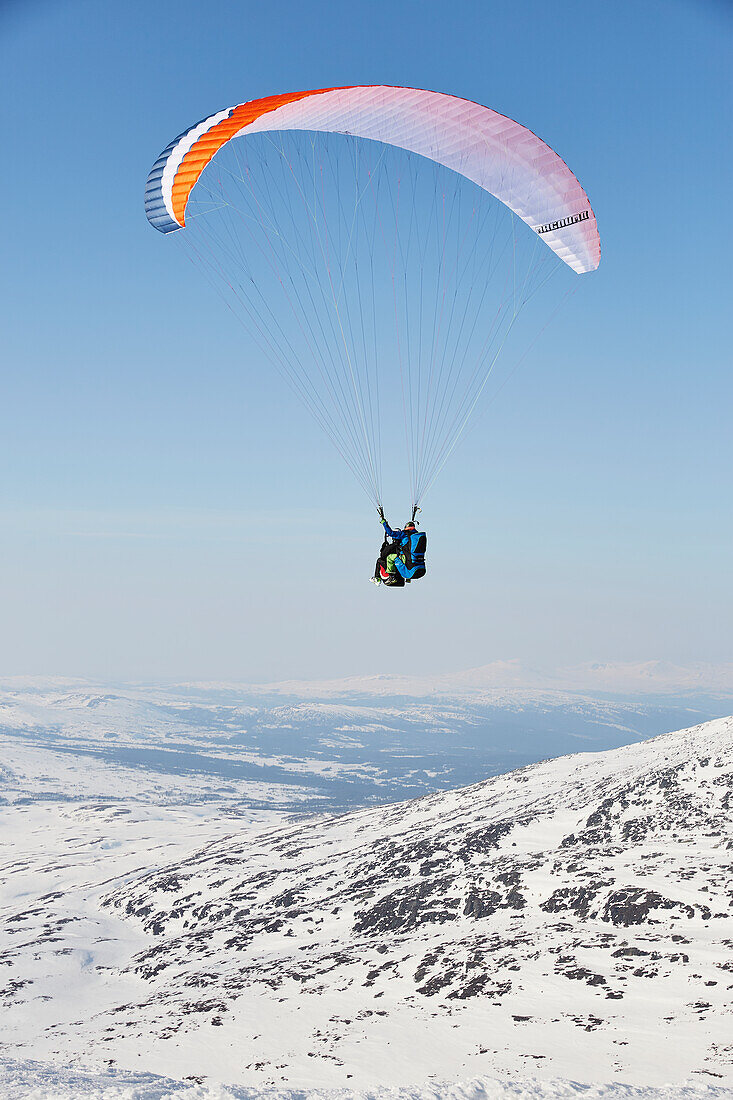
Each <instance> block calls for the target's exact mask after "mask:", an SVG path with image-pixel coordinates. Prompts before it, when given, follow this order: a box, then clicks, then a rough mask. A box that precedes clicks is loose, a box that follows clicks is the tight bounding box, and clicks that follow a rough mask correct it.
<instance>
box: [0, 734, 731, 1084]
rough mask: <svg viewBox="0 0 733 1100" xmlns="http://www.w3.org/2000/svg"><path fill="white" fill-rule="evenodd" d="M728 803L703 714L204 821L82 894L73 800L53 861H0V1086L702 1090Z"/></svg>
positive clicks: (716, 1029) (103, 810)
mask: <svg viewBox="0 0 733 1100" xmlns="http://www.w3.org/2000/svg"><path fill="white" fill-rule="evenodd" d="M732 800H733V719H721V720H719V721H714V722H709V723H706V724H704V725H700V726H696V727H694V728H691V729H687V730H683V731H681V732H678V733H672V734H666V735H664V736H661V737H657V738H656V739H654V740H651V741H647V742H645V743H642V744H635V745H630V746H628V747H623V748H619V749H615V750H613V751H609V752H604V753H584V754H579V755H574V756H568V757H564V758H562V759H558V760H553V761H549V762H546V763H541V764H536V765H532V766H529V767H525V768H523V769H521V770H518V771H514V772H512V773H510V774H508V775H503V776H500V777H496V778H492V779H489V780H486V781H484V782H482V783H479V784H476V785H474V786H471V787H468V788H465V789H462V790H454V791H449V792H440V793H434V794H431V795H429V796H426V797H423V798H420V799H418V800H416V801H411V802H403V803H399V804H394V805H390V806H385V807H378V808H372V809H368V810H361V811H358V812H352V813H349V814H346V815H343V816H341V817H331V818H326V817H323V816H321V817H318V818H313V817H311V818H305V819H301V820H290V821H288V822H286V823H284V824H280V825H278V826H276V827H274V828H273V827H269V826H267V824H266V819H263V818H261V819H259V820H255V819H252V818H241V819H237V818H234V817H232V818H229V819H228V820H226V821H216V820H214V819H213V818H211V817H209V816H205V817H204V819H203V821H202V823H201V828H200V830H197V828H196V825H195V822H193V821H189V822H188V826H187V828H188V835H185V836H184V835H181V832H180V830H179V831H178V832H176V833H175V834H174V835H172V836H171V837H170V839H169V842H168V843H169V845H171V846H169V847H168V848H167V850H165V849H164V848H161V849H160V851H159V853H150V852H148V851H147V847H142V846H141V847H140V848H139V849H138V852H137V856H138V859H137V862H135V859H134V856H135V852H134V845H133V844H130V845H129V847H127V848H125V850H124V858H122V856H120V858H119V859H118V858H117V857H116V854H115V852H114V851H112V852H109V851H108V852H106V853H105V854H104V857H103V863H104V868H103V870H104V873H102V868H101V867H97V866H95V864H94V862H93V861H87V862H86V863H78V867H80V868H81V870H80V871H77V872H76V875H77V882H76V885H75V886H74V885H73V884H72V882H71V881H70V877H69V872H68V865H66V866H67V869H65V865H64V859H65V860H67V861H69V863H73V861H74V859H75V858H77V861H78V857H75V856H74V854H73V853H74V844H73V837H74V835H76V837H77V843H78V845H79V846H81V845H82V844H83V843H84V839H83V835H82V834H83V830H84V828H87V829H91V828H93V827H94V826H93V819H94V815H93V808H92V807H91V806H89V807H81V806H79V807H69V808H68V811H67V812H73V813H74V814H76V815H80V814H83V815H84V817H83V818H82V817H80V816H77V817H75V818H74V819H73V822H72V821H71V820H70V823H69V825H68V829H69V835H68V837H67V843H65V844H64V846H63V848H59V849H58V851H59V855H58V856H57V857H56V860H54V859H53V858H52V857H51V855H50V852H49V851H47V852H46V858H45V862H43V863H41V862H40V859H39V855H38V854H37V855H36V856H33V854H32V849H33V841H32V839H27V841H26V845H25V849H21V850H19V851H18V855H17V860H16V864H15V865H12V861H11V865H10V866H9V867H8V866H7V865H6V868H5V872H4V879H3V881H4V882H5V883H6V884H8V883H12V882H16V883H17V887H16V888H15V889H14V890H13V889H9V888H8V887H7V886H6V888H5V904H4V913H3V916H4V918H5V933H4V944H3V951H2V957H1V959H0V961H2V963H3V964H4V965H3V974H4V978H5V982H4V988H5V993H4V996H3V1009H2V1012H3V1015H2V1018H1V1019H0V1025H1V1030H2V1034H3V1037H4V1045H3V1050H2V1053H3V1054H5V1055H10V1053H11V1051H12V1053H13V1057H14V1058H15V1059H16V1060H17V1061H16V1062H15V1063H14V1064H13V1065H12V1066H8V1067H7V1069H6V1071H5V1072H6V1080H7V1081H8V1082H9V1083H12V1081H13V1080H15V1082H16V1083H17V1082H20V1081H22V1078H23V1075H24V1074H26V1075H31V1077H32V1075H33V1073H34V1072H36V1073H37V1076H36V1080H40V1079H41V1078H40V1077H39V1076H38V1075H42V1074H43V1073H44V1072H52V1071H51V1070H49V1069H47V1068H46V1069H44V1068H43V1067H49V1066H51V1065H53V1064H55V1065H58V1066H61V1067H66V1068H65V1069H64V1073H71V1069H70V1068H69V1067H76V1068H77V1070H80V1069H82V1068H85V1069H86V1070H87V1071H91V1070H96V1071H98V1072H100V1073H101V1072H102V1071H105V1070H106V1069H109V1068H110V1067H113V1068H114V1069H115V1070H116V1071H118V1072H120V1073H121V1074H122V1075H123V1081H122V1083H121V1087H122V1085H124V1075H126V1074H127V1075H129V1074H131V1073H134V1072H136V1071H139V1070H140V1069H141V1068H144V1069H145V1071H146V1072H148V1073H151V1074H158V1075H161V1076H163V1077H172V1078H175V1079H176V1080H177V1081H178V1082H181V1083H182V1081H183V1079H184V1078H188V1079H189V1081H190V1082H191V1087H192V1088H194V1085H195V1082H196V1081H198V1080H202V1079H205V1080H204V1083H203V1084H202V1085H201V1088H202V1089H203V1088H206V1089H208V1088H213V1087H214V1086H216V1087H217V1088H218V1087H219V1086H218V1084H217V1083H221V1085H222V1087H224V1086H226V1088H227V1090H231V1091H230V1092H227V1093H220V1095H231V1096H240V1095H241V1096H245V1095H252V1094H249V1093H247V1092H246V1089H256V1090H266V1089H268V1088H270V1089H277V1090H285V1091H283V1092H279V1091H278V1092H274V1093H272V1095H283V1096H285V1095H292V1096H295V1095H298V1096H302V1095H308V1090H315V1092H312V1095H313V1097H315V1096H319V1097H320V1096H325V1095H328V1093H327V1092H326V1091H325V1090H327V1089H330V1088H339V1089H344V1090H346V1091H345V1092H342V1093H341V1094H340V1095H341V1096H351V1095H359V1090H364V1089H372V1090H373V1089H376V1088H377V1086H383V1087H384V1088H387V1087H393V1088H397V1087H398V1086H399V1087H400V1088H402V1089H404V1091H403V1092H401V1093H398V1094H395V1095H402V1096H404V1097H408V1096H420V1095H424V1096H451V1095H452V1096H455V1097H472V1096H475V1097H479V1096H482V1097H491V1096H494V1095H496V1096H500V1095H501V1096H526V1097H535V1096H558V1097H559V1096H572V1095H575V1094H576V1093H577V1094H578V1095H581V1094H582V1095H586V1096H596V1095H597V1096H609V1097H610V1096H614V1097H615V1096H628V1097H631V1096H641V1095H648V1096H652V1095H654V1089H656V1088H659V1089H662V1086H669V1087H668V1088H665V1089H664V1090H663V1091H661V1092H658V1093H657V1095H658V1096H662V1095H664V1096H669V1097H673V1096H674V1097H676V1096H680V1097H683V1096H685V1095H689V1096H710V1097H712V1096H714V1095H718V1096H723V1095H725V1090H727V1089H730V1087H731V1086H733V1009H732V1005H733V992H732V991H733V950H731V948H732V946H733V909H732V907H731V903H732V901H733V893H732V884H733V828H732V827H731V825H732V820H733V801H732ZM42 809H43V808H42V807H38V806H33V805H31V806H25V807H21V806H14V807H11V810H12V811H14V812H15V811H20V810H22V811H23V812H26V813H28V814H30V815H31V816H33V815H34V814H40V813H41V812H42ZM175 812H176V813H177V814H179V815H180V814H182V811H178V810H176V811H175ZM110 813H111V810H110V808H109V807H108V806H107V807H104V806H100V808H99V815H100V824H99V826H98V829H99V835H100V837H102V836H104V835H113V834H114V818H112V819H110V818H108V817H107V816H105V815H108V814H110ZM179 821H180V823H181V824H183V820H182V817H179ZM136 828H141V826H140V825H137V826H136ZM146 828H147V831H148V833H149V832H150V827H146ZM156 828H158V826H156ZM144 834H145V829H143V835H144ZM26 835H27V837H29V836H30V833H28V834H26ZM197 838H198V839H200V842H201V843H200V844H198V845H197V844H196V840H197ZM86 843H87V844H88V835H87V840H86ZM36 844H37V847H38V852H39V853H40V851H42V846H41V845H40V844H39V841H38V840H37V841H36ZM48 846H49V849H50V850H53V841H52V840H50V839H49V842H48ZM176 846H177V850H176ZM62 853H63V855H62ZM54 878H55V879H56V886H55V887H54V886H53V880H54ZM26 1060H36V1061H37V1062H38V1063H41V1068H40V1069H39V1070H37V1071H34V1070H33V1069H32V1067H29V1066H28V1065H27V1062H26ZM13 1075H15V1076H13ZM477 1077H479V1078H480V1079H481V1080H482V1081H485V1082H486V1084H485V1085H483V1084H480V1085H478V1084H477V1085H474V1086H469V1085H468V1084H467V1085H465V1087H464V1086H462V1085H460V1086H459V1085H457V1084H456V1085H454V1086H451V1087H450V1089H449V1088H448V1086H445V1085H440V1084H439V1082H446V1081H452V1082H459V1081H465V1082H468V1081H470V1080H471V1079H475V1078H477ZM70 1079H71V1078H69V1080H70ZM0 1080H1V1078H0ZM79 1080H80V1081H81V1078H79ZM521 1081H524V1082H525V1084H521V1083H517V1082H521ZM572 1081H575V1082H586V1083H595V1084H594V1085H593V1088H592V1089H590V1090H589V1091H586V1092H583V1093H581V1092H579V1091H578V1090H579V1089H580V1086H576V1085H571V1084H570V1083H569V1082H572ZM684 1081H687V1082H688V1091H687V1092H684V1091H683V1090H682V1082H684ZM431 1082H432V1084H431ZM502 1082H503V1083H502ZM532 1082H534V1083H532ZM621 1082H625V1083H626V1085H622V1084H621ZM108 1083H109V1082H108ZM604 1083H605V1084H604ZM235 1085H236V1088H235ZM708 1086H710V1087H708ZM64 1087H66V1086H64ZM69 1087H71V1086H69ZM112 1087H113V1085H112V1084H110V1088H112ZM124 1087H127V1086H126V1085H125V1086H124ZM152 1088H153V1084H151V1089H152ZM293 1089H295V1090H298V1091H297V1093H296V1092H291V1093H288V1091H287V1090H293ZM492 1089H493V1090H495V1091H492ZM563 1089H564V1090H565V1091H563ZM177 1092H178V1086H176V1089H175V1091H174V1090H172V1091H171V1092H170V1095H177ZM261 1094H262V1095H267V1093H266V1092H262V1093H261ZM39 1095H43V1094H42V1093H39ZM59 1095H65V1096H66V1095H68V1096H71V1095H74V1093H73V1092H66V1093H63V1092H62V1093H60V1094H59ZM77 1095H85V1093H84V1092H82V1091H81V1088H80V1091H79V1092H78V1093H77ZM100 1095H101V1093H100ZM111 1095H114V1093H111ZM119 1095H120V1096H123V1095H130V1096H132V1095H133V1093H132V1092H130V1093H129V1094H128V1093H124V1092H121V1093H119ZM134 1095H138V1094H137V1093H135V1094H134ZM139 1095H140V1096H144V1095H145V1093H143V1092H140V1093H139ZM150 1095H151V1096H152V1095H153V1093H152V1092H151V1093H150ZM155 1095H165V1093H162V1092H161V1093H158V1094H155ZM203 1095H205V1093H203V1092H201V1093H195V1092H192V1093H191V1096H192V1097H193V1096H203ZM212 1095H213V1094H212ZM369 1095H373V1096H376V1095H381V1094H380V1093H378V1092H374V1091H372V1092H370V1093H369Z"/></svg>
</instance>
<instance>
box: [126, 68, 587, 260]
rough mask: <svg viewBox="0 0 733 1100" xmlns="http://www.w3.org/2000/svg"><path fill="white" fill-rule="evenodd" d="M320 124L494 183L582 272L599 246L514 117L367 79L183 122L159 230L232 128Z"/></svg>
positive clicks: (151, 180) (167, 229)
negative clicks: (362, 83) (186, 124)
mask: <svg viewBox="0 0 733 1100" xmlns="http://www.w3.org/2000/svg"><path fill="white" fill-rule="evenodd" d="M277 130H315V131H325V132H328V133H339V134H350V135H352V136H354V137H361V138H371V139H373V140H375V141H382V142H385V143H386V144H388V145H396V146H398V147H399V148H401V149H408V150H410V151H411V152H413V153H419V154H420V155H421V156H424V157H427V158H428V159H430V160H433V161H435V162H436V163H438V164H442V165H444V166H445V167H446V168H451V169H453V171H455V172H458V173H460V175H462V176H465V177H466V178H467V179H470V180H472V181H473V182H474V183H477V184H478V185H479V187H482V188H483V189H484V190H485V191H489V192H490V193H491V194H492V195H494V196H495V197H496V198H497V199H499V200H500V201H501V202H503V203H504V204H505V205H506V206H508V207H509V209H510V210H512V211H513V212H514V213H515V214H517V215H518V216H519V217H520V218H521V219H522V221H524V222H526V223H527V224H528V225H530V226H532V228H533V229H534V230H535V232H537V233H539V234H541V235H542V237H543V240H544V241H545V243H546V244H547V245H548V247H549V248H551V249H552V250H553V252H556V253H557V255H558V256H559V257H560V258H561V259H562V260H564V261H565V263H566V264H568V265H569V266H570V267H571V268H572V269H573V271H577V272H578V273H579V274H581V273H583V272H585V271H594V270H595V269H596V268H597V267H598V264H599V262H600V258H601V246H600V240H599V237H598V229H597V226H596V219H595V215H594V213H593V211H592V209H591V205H590V202H589V201H588V196H587V195H586V193H585V191H584V190H583V188H582V187H581V186H580V184H579V183H578V181H577V179H576V178H575V176H574V175H573V173H572V172H571V171H570V169H569V168H568V166H567V165H566V164H565V162H564V161H563V160H561V158H560V157H559V156H558V155H557V153H555V152H553V150H552V149H551V148H550V147H549V145H546V144H545V143H544V141H542V140H541V139H540V138H538V137H537V135H536V134H533V133H532V131H531V130H528V129H527V128H526V127H524V126H520V125H519V123H518V122H514V121H513V120H512V119H510V118H507V117H506V116H505V115H500V114H499V113H498V112H497V111H492V110H491V109H490V108H489V107H482V106H481V105H480V104H478V103H471V102H470V101H469V100H466V99H459V98H458V97H457V96H451V95H445V94H444V93H442V92H429V91H424V90H423V89H419V88H393V87H387V86H384V85H366V86H355V87H347V88H319V89H315V90H313V91H306V92H289V93H287V94H285V95H276V96H268V97H267V98H265V99H254V100H251V101H250V102H249V103H240V104H238V105H237V106H235V107H229V108H227V109H226V110H224V111H219V112H218V113H217V114H215V115H211V116H210V117H209V118H206V119H203V121H201V122H198V123H197V124H196V125H195V126H192V127H191V128H190V129H188V130H185V131H184V132H183V133H182V134H180V135H179V136H178V137H177V138H176V139H175V140H174V141H172V142H171V143H170V145H169V146H167V148H166V149H164V151H163V152H162V153H161V155H160V156H159V157H158V160H157V161H156V162H155V164H154V165H153V168H152V170H151V172H150V175H149V177H148V184H147V187H146V191H145V209H146V213H147V215H148V220H149V221H150V223H151V224H152V225H154V226H155V228H156V229H159V230H160V231H161V233H171V232H174V231H175V230H177V229H182V228H183V227H184V226H185V224H186V220H185V219H186V206H187V204H188V198H189V195H190V194H191V191H192V189H193V187H194V186H195V184H196V182H197V180H198V179H199V177H200V175H201V173H202V172H203V170H204V168H205V167H206V165H207V164H208V163H209V161H210V160H211V159H212V158H213V157H214V156H215V155H216V153H217V152H218V151H219V149H221V148H222V146H223V145H225V144H226V143H227V142H228V141H231V140H232V138H235V137H242V136H244V135H245V134H254V133H258V132H263V131H277Z"/></svg>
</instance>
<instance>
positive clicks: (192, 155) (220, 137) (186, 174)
mask: <svg viewBox="0 0 733 1100" xmlns="http://www.w3.org/2000/svg"><path fill="white" fill-rule="evenodd" d="M336 90H337V89H335V88H317V89H315V90H314V91H308V92H287V93H286V94H285V95H271V96H266V97H265V98H264V99H255V100H253V101H252V102H251V103H242V104H240V106H239V107H235V108H234V110H233V111H232V113H231V114H230V116H229V118H225V119H224V120H223V121H222V122H219V123H217V124H216V126H212V128H211V129H210V130H207V131H206V133H205V134H202V135H201V137H200V138H199V139H198V141H197V142H195V144H194V145H192V146H191V148H190V149H189V150H188V152H187V153H186V155H185V156H184V158H183V160H182V161H181V163H180V164H179V166H178V171H177V172H176V175H175V179H174V180H173V187H172V190H171V203H172V206H173V213H174V215H175V218H176V221H177V222H179V224H180V225H182V226H185V224H186V204H187V202H188V196H189V195H190V194H191V191H192V190H193V187H194V184H195V183H196V181H197V179H198V178H199V176H200V175H201V173H202V172H203V170H204V168H205V167H206V165H207V164H208V163H209V161H210V160H211V159H212V158H213V157H214V156H215V155H216V153H218V152H219V150H220V149H221V147H222V145H225V144H226V142H227V141H229V139H230V138H231V137H234V135H235V134H236V133H238V132H239V131H240V130H241V129H242V127H243V126H248V125H249V124H250V123H251V122H254V121H255V119H257V118H260V117H261V116H262V115H266V114H268V112H270V111H275V110H277V108H278V107H283V106H284V105H285V104H286V103H293V102H294V101H295V100H297V99H305V98H306V97H307V96H309V95H319V94H320V93H321V92H333V91H336Z"/></svg>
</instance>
